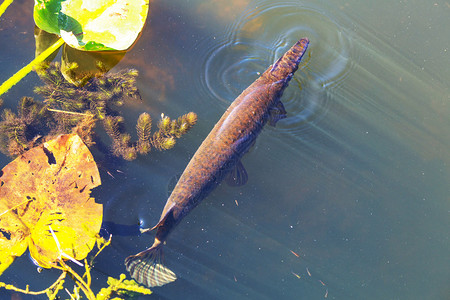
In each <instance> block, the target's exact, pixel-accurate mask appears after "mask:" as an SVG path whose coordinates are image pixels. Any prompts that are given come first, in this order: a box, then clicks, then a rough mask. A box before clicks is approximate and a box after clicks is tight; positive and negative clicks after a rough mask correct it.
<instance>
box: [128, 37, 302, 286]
mask: <svg viewBox="0 0 450 300" xmlns="http://www.w3.org/2000/svg"><path fill="white" fill-rule="evenodd" d="M308 44H309V40H308V39H307V38H303V39H301V40H299V41H298V42H297V43H296V44H295V45H293V46H292V48H291V49H289V50H288V51H287V52H286V53H285V54H284V55H283V56H282V57H281V58H280V59H279V60H278V61H277V62H276V63H275V64H273V65H271V66H270V67H269V68H268V69H267V70H266V71H265V72H264V73H263V74H262V75H261V76H260V77H259V78H258V79H257V80H256V81H255V82H253V83H252V84H251V85H250V86H249V87H248V88H247V89H246V90H244V91H243V92H242V94H240V95H239V96H238V97H237V98H236V100H234V101H233V103H231V105H230V107H229V108H228V109H227V110H226V112H225V113H224V114H223V116H222V117H221V118H220V120H219V121H218V122H217V124H216V125H215V126H214V128H213V129H212V130H211V132H210V133H209V135H208V136H207V137H206V139H205V140H204V141H203V143H202V144H201V145H200V147H199V148H198V150H197V151H196V152H195V154H194V156H193V157H192V159H191V161H190V162H189V164H188V165H187V167H186V169H185V170H184V172H183V174H182V175H181V177H180V179H179V180H178V183H177V184H176V186H175V188H174V189H173V191H172V193H171V195H170V196H169V199H168V200H167V202H166V205H165V207H164V209H163V212H162V214H161V218H160V220H159V222H158V224H156V225H155V226H154V227H153V228H150V229H146V230H144V232H146V231H150V230H153V229H156V230H157V231H156V236H155V240H154V243H153V245H152V246H151V247H150V248H148V249H146V250H144V251H142V252H140V253H138V254H136V255H131V256H129V257H127V258H126V259H125V266H126V268H127V270H128V271H129V272H130V274H131V276H132V277H133V278H134V279H135V280H136V281H138V282H140V283H142V284H145V285H147V286H150V287H153V286H161V285H164V284H166V283H169V282H172V281H174V280H175V279H176V275H175V274H174V273H173V272H172V271H171V270H169V269H168V268H167V267H166V266H164V265H163V264H162V262H161V255H162V246H163V244H164V242H165V241H166V239H167V236H168V235H169V233H170V232H171V231H172V230H173V229H174V228H175V226H176V225H177V224H178V223H180V221H181V219H183V217H184V216H186V215H187V214H188V213H189V212H190V211H191V210H192V209H194V208H195V207H196V206H197V205H198V204H199V203H200V201H201V200H203V199H204V198H205V197H206V196H207V195H208V194H209V193H210V192H211V191H212V190H213V189H214V188H215V187H216V186H217V185H218V184H219V183H220V182H221V181H222V180H223V179H224V178H225V177H226V176H228V178H227V180H228V181H229V182H231V183H234V184H237V185H240V184H243V183H245V181H246V180H247V173H246V172H245V169H244V168H243V166H242V164H241V162H240V159H241V157H242V156H243V155H244V154H245V153H246V152H247V151H248V150H249V148H250V147H251V146H252V144H253V143H254V141H255V139H256V137H257V136H258V134H259V133H260V132H261V130H262V128H263V126H264V125H265V124H266V123H267V122H269V124H271V125H273V126H275V123H276V122H277V121H278V120H280V119H282V118H285V117H286V111H285V109H284V107H283V104H282V103H281V101H280V98H281V95H282V93H283V91H284V89H285V88H286V87H287V86H288V83H289V81H290V80H291V78H292V76H293V75H294V72H295V71H297V69H298V65H299V63H300V60H301V59H302V57H303V54H304V53H305V52H306V49H307V48H308Z"/></svg>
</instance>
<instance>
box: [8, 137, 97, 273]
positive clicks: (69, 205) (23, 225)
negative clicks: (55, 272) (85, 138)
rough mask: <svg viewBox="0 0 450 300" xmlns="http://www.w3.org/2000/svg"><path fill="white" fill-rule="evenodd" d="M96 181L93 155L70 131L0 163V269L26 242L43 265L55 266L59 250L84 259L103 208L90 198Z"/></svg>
mask: <svg viewBox="0 0 450 300" xmlns="http://www.w3.org/2000/svg"><path fill="white" fill-rule="evenodd" d="M100 184H101V181H100V175H99V172H98V169H97V165H96V163H95V161H94V158H93V157H92V154H91V153H90V152H89V149H88V148H87V147H86V145H85V144H84V143H83V142H82V141H81V139H80V138H79V137H78V136H77V135H75V134H69V135H61V136H59V137H57V138H56V139H54V140H52V141H49V142H47V143H44V144H43V145H41V146H39V147H36V148H33V149H31V150H29V151H28V152H26V153H24V154H23V155H21V156H19V157H17V158H16V159H15V160H14V161H13V162H11V163H10V164H8V165H7V166H6V167H5V168H3V170H2V171H0V274H1V273H2V272H3V271H4V270H5V269H6V268H7V267H8V266H9V265H10V264H11V263H12V261H13V260H14V258H15V257H17V256H20V255H22V254H23V252H24V251H25V250H26V248H27V245H28V247H29V249H30V254H31V256H32V257H33V258H34V259H35V260H36V261H37V262H38V263H39V265H40V266H42V267H45V268H50V267H52V266H53V265H55V264H56V262H57V261H58V260H59V259H60V258H61V252H63V253H65V254H66V255H68V256H70V257H72V258H74V259H77V260H81V259H83V258H85V257H86V256H87V254H88V253H89V252H90V251H91V249H92V248H93V247H94V244H95V241H96V234H97V233H98V232H99V231H100V226H101V223H102V214H103V207H102V205H101V204H97V203H95V200H94V198H91V197H90V191H91V189H92V188H94V187H96V186H98V185H100ZM50 228H51V229H50ZM51 230H53V232H54V234H55V236H56V239H55V237H54V236H53V235H52V232H51ZM57 244H59V245H57ZM62 258H63V259H67V258H66V257H64V256H63V257H62Z"/></svg>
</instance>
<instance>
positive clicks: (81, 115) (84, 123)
mask: <svg viewBox="0 0 450 300" xmlns="http://www.w3.org/2000/svg"><path fill="white" fill-rule="evenodd" d="M73 68H76V66H75V65H74V66H73ZM37 72H38V74H39V76H40V78H41V80H42V81H43V82H44V83H45V85H43V86H38V87H36V88H35V89H34V91H35V93H37V94H39V95H41V96H43V97H44V101H43V102H41V101H37V100H35V99H33V98H31V97H24V98H22V99H21V100H20V102H19V105H18V108H17V113H14V112H13V111H12V110H10V109H4V110H3V113H2V115H1V121H0V141H1V145H0V150H1V151H2V152H4V153H8V154H9V155H11V156H16V155H19V154H21V153H23V152H25V151H26V150H28V149H31V148H32V147H35V146H37V145H39V144H40V143H42V142H43V141H45V140H46V139H49V138H51V137H53V136H55V135H59V134H65V133H71V132H74V133H77V134H78V135H79V136H80V137H81V139H82V140H83V141H84V142H85V143H86V145H88V146H92V145H94V144H95V130H94V128H95V126H96V124H97V123H98V121H101V122H100V123H101V124H102V125H103V127H104V129H105V131H106V132H107V133H108V135H109V136H110V137H111V139H112V145H111V149H112V150H111V152H112V153H113V154H114V155H115V156H118V157H122V158H124V159H126V160H133V159H135V158H136V157H137V155H138V154H147V153H149V152H150V149H151V148H152V147H153V148H155V149H157V150H160V151H162V150H167V149H170V148H172V147H173V146H174V145H175V142H176V139H177V138H180V137H181V136H182V135H183V134H185V133H186V132H187V131H189V129H191V128H192V126H193V125H194V124H195V123H196V121H197V115H196V114H195V113H193V112H190V113H188V114H186V115H184V116H181V117H179V118H178V119H176V120H171V119H170V118H169V117H167V116H164V115H162V116H161V121H160V122H159V123H158V130H157V131H156V132H155V133H153V134H152V133H151V123H152V119H151V117H150V115H149V114H147V113H142V114H141V115H140V116H139V118H138V121H137V124H136V134H137V137H138V140H137V141H136V142H133V141H132V139H131V135H130V134H129V133H126V132H125V127H124V126H123V125H124V118H123V117H122V116H121V115H120V111H119V108H120V107H121V106H123V105H124V103H125V101H126V100H131V99H140V94H139V91H138V88H137V86H136V77H137V76H138V71H137V70H134V69H130V70H122V71H119V72H117V73H109V74H106V75H105V76H102V77H99V78H97V77H94V78H92V79H91V80H90V81H88V82H87V83H86V84H85V85H84V86H83V87H77V86H74V85H73V84H71V83H70V82H68V81H67V80H66V79H65V78H64V76H63V75H62V73H61V70H60V68H59V63H51V64H49V65H47V66H45V67H41V68H39V69H38V70H37Z"/></svg>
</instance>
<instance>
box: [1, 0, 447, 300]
mask: <svg viewBox="0 0 450 300" xmlns="http://www.w3.org/2000/svg"><path fill="white" fill-rule="evenodd" d="M449 27H450V4H449V3H448V2H445V1H431V2H430V1H428V2H427V1H398V2H395V3H393V2H392V1H381V2H380V1H378V2H376V3H375V2H374V3H373V4H368V3H361V2H359V1H320V2H317V1H315V2H313V1H303V2H302V1H247V0H233V1H226V0H215V1H188V0H185V1H181V0H173V1H154V2H153V4H152V6H151V13H150V15H149V22H148V23H147V26H146V28H145V30H144V32H143V34H142V37H141V39H140V40H139V42H138V43H137V44H136V45H135V47H134V48H133V49H132V51H130V52H129V53H128V54H127V55H126V56H125V58H124V59H123V60H122V61H121V63H120V64H119V65H118V66H117V67H116V69H117V70H118V69H122V68H129V67H133V68H136V69H138V70H139V71H140V77H139V87H140V89H141V94H142V99H143V100H142V103H139V104H137V105H135V104H133V105H128V106H127V107H126V109H125V114H126V117H127V118H128V119H129V120H130V124H133V123H134V121H133V120H135V119H136V118H137V116H138V115H139V114H140V113H141V112H143V111H147V112H149V113H151V114H152V116H155V119H156V118H157V116H159V115H160V114H161V113H162V112H164V113H165V114H167V115H169V116H174V117H175V116H179V115H180V114H183V113H186V112H189V111H194V112H196V113H197V114H198V116H199V121H198V124H197V125H196V127H194V129H193V130H192V131H191V132H190V133H188V134H187V135H186V136H184V137H183V138H182V139H181V140H180V141H179V143H178V144H177V145H176V147H175V148H174V149H173V150H170V151H167V152H161V153H158V152H154V153H152V154H151V155H149V156H146V157H141V158H139V159H138V160H136V161H134V162H132V163H128V162H118V163H117V169H119V170H121V171H122V172H124V173H123V174H122V173H117V172H116V171H115V170H112V169H111V170H104V169H103V170H101V171H102V174H101V175H102V180H103V181H104V184H103V187H102V189H101V191H100V192H99V195H96V197H97V198H98V199H99V201H101V202H102V203H105V204H106V205H105V215H104V218H105V220H106V221H113V222H117V223H120V224H126V225H132V224H137V223H138V222H139V221H141V222H143V226H153V225H154V224H155V223H156V222H157V220H158V219H159V216H160V212H161V210H162V208H163V206H164V204H165V201H166V198H167V184H168V182H169V181H170V178H171V177H173V176H174V175H176V174H179V173H180V172H182V171H183V169H184V167H185V166H186V165H187V163H188V161H189V159H190V158H191V157H192V155H193V153H194V152H195V150H196V149H197V148H198V146H199V145H200V143H201V141H202V140H203V139H204V138H205V137H206V135H207V134H208V132H209V131H210V130H211V128H212V127H213V125H214V124H215V122H216V121H217V120H218V119H219V117H220V116H221V115H222V113H223V112H224V111H225V109H226V108H227V107H228V105H229V104H230V103H231V101H232V100H233V99H234V98H235V97H236V96H237V95H239V93H240V92H241V91H242V90H243V89H245V88H246V87H247V86H248V85H249V84H250V83H251V82H253V80H255V79H256V78H257V76H258V75H257V74H258V72H263V71H264V70H265V68H266V67H267V66H268V65H270V64H271V63H272V62H273V61H275V60H276V59H277V58H278V57H279V56H280V55H281V54H282V53H284V52H285V51H286V50H287V49H288V48H289V47H290V46H291V45H292V44H293V43H295V41H296V40H298V39H299V38H301V37H304V36H306V37H309V39H310V41H311V43H310V47H309V50H308V54H307V55H306V56H305V58H304V63H303V64H302V65H301V67H300V69H299V71H298V72H297V73H296V75H295V78H294V80H292V82H291V84H290V86H289V88H288V89H287V90H286V92H285V94H284V96H283V99H282V100H283V102H284V104H285V107H286V110H287V111H288V118H287V119H284V120H282V121H280V122H279V123H278V124H277V127H276V128H273V127H266V128H265V130H264V131H263V133H262V134H261V135H260V137H259V138H258V140H257V142H256V145H255V147H254V148H253V149H252V150H251V151H250V153H249V154H247V155H246V156H245V157H244V159H243V163H244V165H245V166H246V169H247V172H248V174H249V181H248V183H247V184H246V185H245V186H243V187H240V188H232V187H228V186H227V185H226V184H223V185H221V186H220V187H219V188H217V189H216V190H215V191H214V192H213V193H212V194H211V195H210V196H209V197H208V198H207V199H206V200H204V201H203V203H202V204H201V205H200V206H199V207H198V208H196V209H195V210H194V211H193V212H192V213H191V214H190V215H189V216H188V217H186V218H185V220H184V221H183V222H182V223H181V224H180V225H179V227H178V228H177V229H176V230H175V231H174V232H173V233H172V235H171V236H170V238H169V239H168V241H167V245H166V250H167V251H166V255H165V262H166V263H167V265H169V266H170V267H171V268H172V270H174V271H175V272H176V273H177V275H178V276H179V279H178V280H177V281H176V282H175V283H173V284H170V285H167V286H164V287H162V288H155V289H154V294H153V295H152V296H150V297H148V299H321V298H325V297H327V298H330V299H450V289H449V287H448V282H449V279H450V255H449V253H450V251H449V250H450V242H449V228H450V218H449V212H450V202H449V200H450V198H449V194H450V193H449V192H450V188H449V186H450V151H449V149H450V118H449V115H450V107H449V105H450V91H449V82H450V71H449V70H450V68H449V66H450V58H449V52H450V50H449V45H450V38H449V35H448V32H447V28H449ZM0 29H1V30H0V40H1V41H2V42H1V46H0V53H1V55H0V63H1V66H2V70H1V74H0V79H1V81H4V80H5V79H7V78H8V77H9V76H10V75H12V74H13V73H14V72H15V71H17V70H18V69H19V68H20V67H22V66H23V65H24V64H26V63H28V62H29V61H30V60H31V59H32V58H33V56H34V39H33V20H32V4H31V3H29V2H24V1H22V2H21V1H17V2H15V3H13V4H12V6H11V7H10V8H8V10H7V12H6V13H5V15H4V17H2V19H1V20H0ZM38 82H39V79H38V78H37V76H36V75H29V76H28V77H27V78H25V80H23V81H22V82H21V83H20V84H18V85H17V86H15V87H14V88H13V89H12V90H11V91H10V92H9V93H8V94H6V95H4V97H3V99H4V100H5V107H15V105H16V104H15V103H16V101H17V99H18V98H19V97H22V96H32V95H33V92H32V87H33V86H34V85H36V84H37V83H38ZM131 126H133V125H131ZM0 161H1V163H2V164H1V165H2V166H3V165H6V164H7V163H8V162H9V158H8V157H6V156H4V155H1V156H0ZM106 171H111V172H112V173H114V176H115V178H112V177H110V176H108V175H107V173H106ZM152 239H153V236H140V237H138V236H129V235H128V236H127V235H125V236H119V235H117V236H116V237H113V246H112V247H110V248H109V249H107V250H105V252H104V253H103V255H101V256H100V257H99V259H98V263H97V265H96V270H95V272H94V279H97V278H98V286H99V287H100V286H103V285H104V283H103V282H104V280H105V278H106V277H105V275H114V276H117V275H118V274H120V273H121V272H125V268H124V265H123V259H124V258H125V257H126V256H128V255H130V254H134V253H136V252H138V251H141V250H144V249H145V248H146V247H148V246H149V245H150V244H151V243H152ZM291 251H293V252H295V253H297V254H298V255H299V257H297V256H296V255H294V254H293V253H292V252H291ZM55 276H57V273H53V272H51V271H44V272H43V273H41V274H38V273H37V272H36V271H35V266H34V265H32V264H31V262H30V261H29V259H28V258H27V257H22V258H21V259H19V260H17V261H16V262H15V263H14V264H13V266H12V267H11V268H10V269H9V270H8V271H7V272H5V274H4V275H2V277H1V278H0V280H1V281H5V282H14V283H15V284H18V285H19V286H22V287H23V286H24V285H25V283H27V282H30V283H32V287H33V288H34V289H35V290H37V289H41V288H43V287H45V285H46V284H48V282H50V280H51V279H52V278H53V279H54V278H55ZM298 277H300V278H298ZM0 296H1V298H2V299H3V298H4V299H9V298H10V297H11V296H10V293H8V292H6V291H4V290H1V291H0ZM22 299H27V298H26V297H25V296H22ZM142 299H147V298H145V297H143V298H142Z"/></svg>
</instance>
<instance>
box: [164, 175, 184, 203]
mask: <svg viewBox="0 0 450 300" xmlns="http://www.w3.org/2000/svg"><path fill="white" fill-rule="evenodd" d="M181 174H182V173H178V174H176V175H174V176H172V178H170V180H169V183H167V197H170V195H171V194H172V192H173V190H174V189H175V186H176V185H177V183H178V180H180V178H181Z"/></svg>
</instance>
